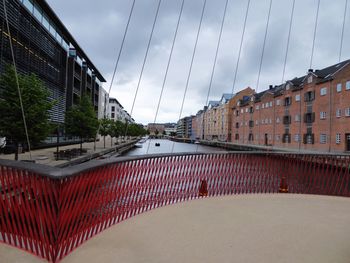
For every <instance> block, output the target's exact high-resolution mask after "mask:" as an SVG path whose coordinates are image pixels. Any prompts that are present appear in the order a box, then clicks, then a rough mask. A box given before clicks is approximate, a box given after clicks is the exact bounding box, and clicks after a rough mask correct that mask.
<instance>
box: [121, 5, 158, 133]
mask: <svg viewBox="0 0 350 263" xmlns="http://www.w3.org/2000/svg"><path fill="white" fill-rule="evenodd" d="M161 3H162V0H159V1H158V6H157V11H156V14H155V17H154V21H153V25H152V30H151V34H150V37H149V40H148V44H147V49H146V54H145V57H144V59H143V63H142V68H141V72H140V76H139V80H138V83H137V87H136V92H135V96H134V100H133V103H132V107H131V111H130V117H131V116H132V114H133V111H134V107H135V102H136V98H137V95H138V91H139V88H140V84H141V79H142V76H143V71H144V69H145V65H146V61H147V57H148V52H149V49H150V46H151V42H152V38H153V33H154V28H155V26H156V23H157V19H158V15H159V9H160V5H161ZM127 132H128V122H127V123H126V128H125V136H126V134H127Z"/></svg>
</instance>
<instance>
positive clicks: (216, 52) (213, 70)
mask: <svg viewBox="0 0 350 263" xmlns="http://www.w3.org/2000/svg"><path fill="white" fill-rule="evenodd" d="M227 6H228V0H226V2H225V8H224V14H223V16H222V20H221V27H220V33H219V38H218V42H217V45H216V51H215V58H214V63H213V68H212V71H211V76H210V82H209V87H208V93H207V98H206V102H205V104H204V105H206V106H207V105H208V102H209V95H210V91H211V88H212V85H213V78H214V73H215V68H216V62H217V58H218V54H219V49H220V44H221V37H222V31H223V29H224V24H225V19H226V13H227ZM203 122H204V118H203ZM203 126H204V123H203ZM198 148H199V145H198V144H197V147H196V152H198Z"/></svg>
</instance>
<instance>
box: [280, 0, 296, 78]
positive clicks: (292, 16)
mask: <svg viewBox="0 0 350 263" xmlns="http://www.w3.org/2000/svg"><path fill="white" fill-rule="evenodd" d="M294 9H295V0H293V6H292V13H291V15H290V21H289V31H288V38H287V48H286V54H285V57H284V64H283V72H282V81H281V83H282V84H283V82H284V75H285V73H286V66H287V59H288V53H289V42H290V35H291V32H292V25H293V18H294Z"/></svg>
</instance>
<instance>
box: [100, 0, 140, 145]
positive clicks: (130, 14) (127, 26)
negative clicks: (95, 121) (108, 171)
mask: <svg viewBox="0 0 350 263" xmlns="http://www.w3.org/2000/svg"><path fill="white" fill-rule="evenodd" d="M135 2H136V0H133V2H132V5H131V9H130V12H129V17H128V21H127V23H126V27H125V30H124V35H123V39H122V42H121V44H120V49H119V52H118V56H117V61H116V63H115V66H114V70H113V75H112V79H111V83H110V85H109V89H108V98H109V94H110V93H111V89H112V86H113V82H114V79H115V76H116V73H117V69H118V66H119V61H120V57H121V54H122V52H123V49H124V43H125V39H126V35H127V33H128V31H129V25H130V21H131V17H132V14H133V12H134V7H135ZM106 108H107V102H106V98H105V106H104V114H103V116H104V118H106V117H107V116H106V112H107V109H106ZM100 130H101V122H99V125H98V129H97V133H96V139H97V135H98V134H99V133H100ZM111 140H113V138H112V137H111Z"/></svg>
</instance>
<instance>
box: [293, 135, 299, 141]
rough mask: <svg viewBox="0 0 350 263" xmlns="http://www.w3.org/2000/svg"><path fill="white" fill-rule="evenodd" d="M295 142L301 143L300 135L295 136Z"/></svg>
mask: <svg viewBox="0 0 350 263" xmlns="http://www.w3.org/2000/svg"><path fill="white" fill-rule="evenodd" d="M294 141H295V142H300V134H295V135H294Z"/></svg>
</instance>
